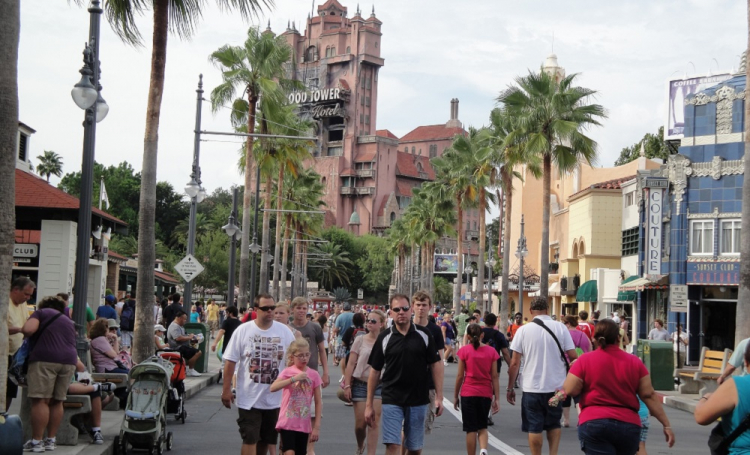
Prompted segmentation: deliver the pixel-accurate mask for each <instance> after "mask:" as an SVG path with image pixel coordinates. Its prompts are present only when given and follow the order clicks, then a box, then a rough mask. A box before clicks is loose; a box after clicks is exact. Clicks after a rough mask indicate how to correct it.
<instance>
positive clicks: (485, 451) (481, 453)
mask: <svg viewBox="0 0 750 455" xmlns="http://www.w3.org/2000/svg"><path fill="white" fill-rule="evenodd" d="M479 455H489V454H488V452H487V449H482V450H480V451H479Z"/></svg>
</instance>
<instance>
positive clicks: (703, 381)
mask: <svg viewBox="0 0 750 455" xmlns="http://www.w3.org/2000/svg"><path fill="white" fill-rule="evenodd" d="M731 356H732V350H731V349H724V350H723V351H711V350H709V349H708V348H707V347H704V348H703V349H701V360H700V363H699V364H698V369H697V370H696V369H687V368H678V369H676V370H675V377H678V378H679V379H680V387H679V391H680V393H697V394H699V395H701V396H702V395H704V394H706V393H708V392H714V391H715V390H716V389H717V388H718V387H719V385H718V384H717V383H716V380H717V379H718V378H719V376H721V373H722V372H723V371H724V368H726V366H727V362H729V357H731Z"/></svg>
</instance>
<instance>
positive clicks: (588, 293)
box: [576, 280, 599, 302]
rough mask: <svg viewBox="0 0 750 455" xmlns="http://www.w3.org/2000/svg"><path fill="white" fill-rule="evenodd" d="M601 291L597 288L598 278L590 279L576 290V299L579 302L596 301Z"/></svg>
mask: <svg viewBox="0 0 750 455" xmlns="http://www.w3.org/2000/svg"><path fill="white" fill-rule="evenodd" d="M598 296H599V292H598V290H597V288H596V280H589V281H587V282H585V283H583V284H582V285H581V287H579V288H578V292H576V300H577V301H579V302H596V301H597V299H598Z"/></svg>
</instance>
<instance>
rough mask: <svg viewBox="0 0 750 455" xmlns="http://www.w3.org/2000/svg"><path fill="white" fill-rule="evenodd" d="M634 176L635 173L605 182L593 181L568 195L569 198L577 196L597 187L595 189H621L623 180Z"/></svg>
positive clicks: (625, 180) (628, 179)
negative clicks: (586, 186) (591, 183)
mask: <svg viewBox="0 0 750 455" xmlns="http://www.w3.org/2000/svg"><path fill="white" fill-rule="evenodd" d="M634 178H635V175H629V176H627V177H620V178H617V179H612V180H607V181H605V182H599V183H594V184H593V185H590V186H589V187H588V188H584V189H582V190H580V191H578V192H576V193H573V194H571V195H570V197H571V198H573V197H576V196H578V195H579V194H581V193H583V192H584V191H586V190H589V189H597V190H619V189H622V184H623V183H625V182H629V181H630V180H633V179H634Z"/></svg>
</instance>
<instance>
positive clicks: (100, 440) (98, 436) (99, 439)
mask: <svg viewBox="0 0 750 455" xmlns="http://www.w3.org/2000/svg"><path fill="white" fill-rule="evenodd" d="M91 437H92V438H93V439H94V444H104V436H102V432H101V431H95V432H94V435H93V436H91Z"/></svg>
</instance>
